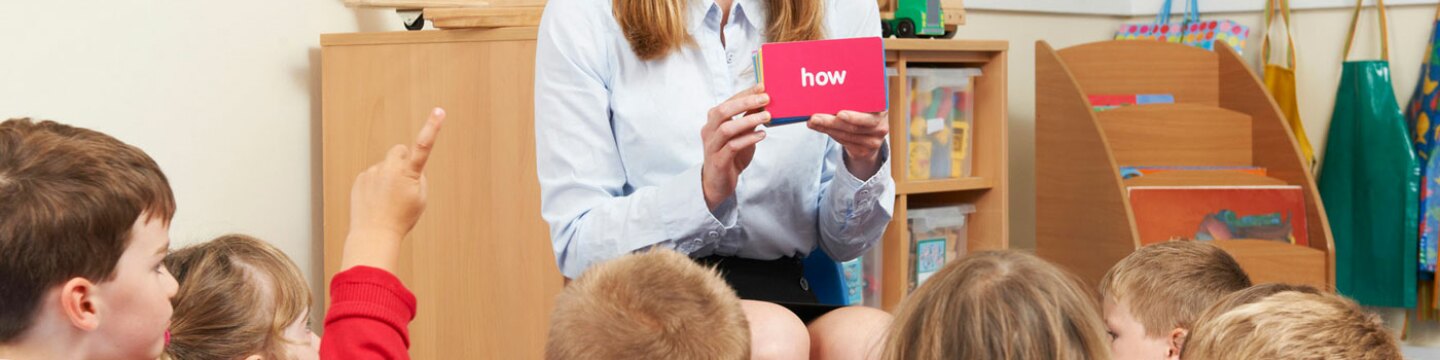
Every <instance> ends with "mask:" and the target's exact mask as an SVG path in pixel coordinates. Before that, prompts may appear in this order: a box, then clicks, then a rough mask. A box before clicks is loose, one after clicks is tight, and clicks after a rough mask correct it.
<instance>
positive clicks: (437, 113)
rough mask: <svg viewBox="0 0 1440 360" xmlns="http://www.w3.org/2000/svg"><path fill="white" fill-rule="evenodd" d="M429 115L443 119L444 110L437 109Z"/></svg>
mask: <svg viewBox="0 0 1440 360" xmlns="http://www.w3.org/2000/svg"><path fill="white" fill-rule="evenodd" d="M431 114H432V115H435V117H445V109H441V108H438V107H437V108H435V110H434V111H431Z"/></svg>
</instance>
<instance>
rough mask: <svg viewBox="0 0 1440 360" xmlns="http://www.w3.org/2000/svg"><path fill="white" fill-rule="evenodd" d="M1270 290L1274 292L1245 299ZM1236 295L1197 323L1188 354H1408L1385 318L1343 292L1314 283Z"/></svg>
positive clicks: (1291, 357) (1204, 359)
mask: <svg viewBox="0 0 1440 360" xmlns="http://www.w3.org/2000/svg"><path fill="white" fill-rule="evenodd" d="M1257 288H1258V287H1257ZM1252 289H1256V288H1252ZM1273 290H1283V291H1278V292H1274V291H1273ZM1265 292H1274V293H1273V294H1271V295H1269V296H1264V297H1260V298H1258V300H1255V301H1254V302H1250V303H1246V302H1245V300H1247V299H1255V296H1256V295H1260V294H1263V293H1265ZM1236 295H1239V297H1231V298H1227V299H1234V300H1235V301H1227V302H1226V303H1223V304H1217V306H1215V307H1213V308H1211V309H1209V310H1207V311H1206V312H1205V314H1204V315H1202V316H1201V318H1200V319H1199V321H1197V322H1196V323H1195V331H1194V332H1193V333H1192V334H1191V335H1190V341H1189V342H1188V344H1186V345H1185V351H1184V355H1183V356H1184V358H1185V359H1186V360H1208V359H1277V360H1302V359H1348V360H1390V359H1397V360H1398V359H1401V358H1402V356H1401V354H1400V348H1399V346H1398V345H1397V343H1396V340H1395V337H1394V336H1393V335H1391V334H1390V332H1388V331H1386V330H1385V328H1384V326H1383V325H1381V324H1380V319H1379V318H1378V317H1377V316H1375V315H1374V314H1370V313H1368V312H1365V310H1364V309H1361V308H1360V306H1359V305H1356V304H1355V302H1353V301H1350V300H1349V299H1346V298H1344V297H1341V296H1339V295H1335V294H1331V293H1324V292H1320V291H1316V290H1314V289H1313V288H1308V289H1301V290H1284V289H1279V288H1269V289H1257V291H1256V292H1252V293H1248V294H1247V293H1237V294H1236ZM1230 306H1233V307H1230Z"/></svg>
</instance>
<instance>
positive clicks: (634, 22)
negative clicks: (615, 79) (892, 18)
mask: <svg viewBox="0 0 1440 360" xmlns="http://www.w3.org/2000/svg"><path fill="white" fill-rule="evenodd" d="M687 1H706V0H614V15H615V21H616V22H618V23H619V24H620V29H621V30H622V31H623V32H624V33H625V40H626V41H628V42H629V43H630V48H631V49H632V50H633V51H635V55H636V56H638V57H640V59H642V60H656V59H660V58H663V57H665V56H666V55H669V54H670V52H672V51H675V50H677V49H679V48H681V47H684V46H688V45H693V44H694V43H695V40H694V39H693V38H691V37H690V31H689V29H688V28H686V23H685V22H686V18H687V16H688V15H687V14H686V10H687V8H686V7H687V6H688V5H689V3H687ZM766 5H767V6H769V7H770V8H769V9H768V11H767V12H768V13H769V15H768V19H765V23H766V29H765V37H766V39H767V40H768V41H770V42H786V41H803V40H819V39H822V38H824V37H825V26H824V25H825V18H824V6H823V5H822V4H821V0H768V1H766Z"/></svg>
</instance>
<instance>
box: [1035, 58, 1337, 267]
mask: <svg viewBox="0 0 1440 360" xmlns="http://www.w3.org/2000/svg"><path fill="white" fill-rule="evenodd" d="M1035 68H1036V70H1035V71H1036V73H1035V88H1036V91H1035V92H1036V95H1035V96H1036V104H1035V155H1036V163H1035V166H1036V201H1037V204H1036V214H1035V215H1036V216H1035V220H1036V227H1037V229H1036V252H1037V253H1038V254H1039V255H1040V256H1041V257H1043V258H1045V259H1048V260H1050V261H1053V262H1056V263H1058V264H1060V265H1062V266H1064V267H1066V268H1068V269H1069V270H1071V271H1073V272H1075V273H1076V274H1078V275H1080V277H1081V278H1082V279H1084V280H1085V281H1087V282H1089V283H1090V284H1091V285H1095V284H1097V283H1098V282H1099V280H1100V278H1101V277H1103V276H1104V274H1105V272H1106V271H1108V270H1109V269H1110V267H1111V266H1113V265H1114V264H1115V263H1116V262H1117V261H1119V260H1120V259H1121V258H1123V257H1125V256H1126V255H1128V254H1130V252H1132V251H1134V250H1135V249H1136V248H1138V247H1139V246H1140V244H1141V239H1140V237H1139V233H1138V231H1137V230H1136V227H1135V220H1134V219H1135V214H1134V213H1133V212H1132V210H1131V208H1130V200H1129V198H1128V191H1127V188H1128V187H1131V186H1142V185H1143V186H1197V185H1215V186H1229V185H1299V186H1300V187H1301V188H1302V189H1303V191H1304V193H1305V202H1306V204H1305V207H1306V214H1305V217H1306V220H1307V221H1306V222H1307V223H1308V226H1307V231H1308V237H1309V239H1310V244H1309V246H1308V247H1305V246H1296V245H1290V244H1285V243H1278V242H1271V241H1260V240H1233V241H1215V244H1216V245H1218V246H1220V247H1221V248H1223V249H1225V250H1226V251H1227V252H1229V253H1230V254H1231V255H1232V256H1234V257H1235V258H1236V260H1238V261H1239V262H1240V265H1241V266H1242V267H1244V268H1245V269H1246V271H1247V272H1248V273H1249V274H1250V276H1251V278H1252V279H1253V280H1254V281H1255V282H1256V283H1265V282H1287V283H1300V284H1310V285H1315V286H1321V287H1325V288H1330V287H1333V284H1334V278H1335V277H1334V263H1335V260H1334V259H1335V257H1334V253H1333V252H1332V251H1331V249H1333V238H1332V237H1331V235H1330V225H1329V222H1328V221H1327V220H1326V217H1325V209H1324V207H1323V205H1322V203H1321V202H1320V196H1319V194H1318V193H1317V192H1316V188H1315V179H1314V177H1313V176H1312V175H1311V172H1310V168H1309V166H1308V165H1307V163H1306V162H1305V161H1304V158H1303V157H1302V156H1301V155H1300V151H1299V147H1298V146H1297V145H1296V142H1295V139H1294V137H1293V136H1292V135H1291V132H1290V127H1289V125H1287V123H1286V122H1285V120H1284V118H1283V115H1281V113H1280V111H1279V108H1278V107H1277V106H1276V105H1275V102H1274V100H1272V99H1271V98H1270V96H1269V95H1268V93H1266V92H1265V90H1264V88H1263V86H1262V84H1261V83H1260V80H1259V79H1258V78H1256V77H1255V75H1254V74H1253V73H1252V72H1251V71H1250V70H1249V68H1247V67H1246V65H1245V64H1244V62H1243V61H1242V60H1241V58H1240V57H1239V56H1238V55H1236V54H1235V52H1234V51H1232V50H1231V49H1230V48H1229V47H1223V46H1222V47H1220V48H1218V49H1216V51H1215V52H1210V51H1206V50H1202V49H1197V48H1193V47H1189V46H1185V45H1179V44H1171V43H1164V42H1155V41H1104V42H1097V43H1090V44H1085V45H1080V46H1075V47H1070V48H1066V49H1062V50H1059V51H1056V50H1054V49H1052V48H1051V47H1050V45H1049V44H1048V43H1045V42H1044V41H1041V42H1037V43H1036V45H1035ZM1087 94H1173V95H1174V96H1175V102H1176V103H1175V104H1165V105H1141V106H1130V107H1124V108H1120V109H1114V110H1108V111H1104V112H1098V113H1097V112H1095V111H1093V110H1092V109H1091V104H1090V102H1089V100H1088V99H1087V97H1086V95H1087ZM1121 166H1259V167H1264V168H1266V169H1267V170H1268V176H1256V175H1248V174H1243V173H1237V172H1223V171H1216V172H1180V173H1162V174H1154V175H1146V176H1143V177H1139V178H1134V179H1130V180H1122V179H1121V177H1120V171H1119V168H1120V167H1121ZM1147 240H1150V239H1147Z"/></svg>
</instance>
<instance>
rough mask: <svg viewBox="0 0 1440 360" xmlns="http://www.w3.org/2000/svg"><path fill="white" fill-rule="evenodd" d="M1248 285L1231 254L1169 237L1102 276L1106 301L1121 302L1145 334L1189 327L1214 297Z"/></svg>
mask: <svg viewBox="0 0 1440 360" xmlns="http://www.w3.org/2000/svg"><path fill="white" fill-rule="evenodd" d="M1249 286H1250V277H1249V276H1248V275H1246V274H1245V270H1244V269H1241V268H1240V264H1239V263H1238V262H1236V261H1235V258H1233V257H1231V256H1230V254H1228V253H1226V252H1225V250H1222V249H1220V248H1219V247H1217V246H1215V245H1213V244H1209V243H1205V242H1198V241H1170V242H1163V243H1158V244H1152V245H1148V246H1145V247H1142V248H1140V249H1139V250H1135V252H1133V253H1131V254H1130V255H1129V256H1126V257H1125V258H1124V259H1121V260H1120V262H1119V263H1116V264H1115V266H1114V267H1111V268H1110V271H1109V272H1107V273H1106V274H1105V277H1104V278H1102V279H1101V280H1100V295H1101V296H1102V298H1103V299H1104V300H1108V301H1111V302H1114V303H1116V304H1121V303H1123V304H1125V305H1126V306H1127V307H1128V308H1129V309H1130V313H1131V315H1132V316H1133V317H1134V318H1135V319H1136V320H1138V321H1139V322H1140V324H1142V325H1144V326H1145V332H1146V333H1147V334H1148V335H1149V336H1163V335H1165V334H1166V333H1168V332H1170V331H1171V330H1172V329H1176V328H1182V329H1189V328H1190V327H1191V325H1193V324H1194V322H1195V319H1196V318H1197V317H1199V316H1200V313H1201V312H1204V311H1205V309H1207V308H1209V307H1210V306H1211V305H1213V304H1214V303H1215V302H1216V301H1219V300H1220V299H1221V298H1223V297H1225V296H1226V295H1229V294H1231V293H1233V292H1236V291H1240V290H1242V289H1245V288H1247V287H1249Z"/></svg>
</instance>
